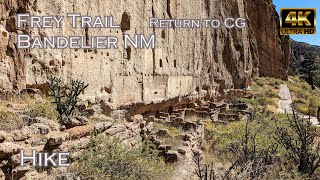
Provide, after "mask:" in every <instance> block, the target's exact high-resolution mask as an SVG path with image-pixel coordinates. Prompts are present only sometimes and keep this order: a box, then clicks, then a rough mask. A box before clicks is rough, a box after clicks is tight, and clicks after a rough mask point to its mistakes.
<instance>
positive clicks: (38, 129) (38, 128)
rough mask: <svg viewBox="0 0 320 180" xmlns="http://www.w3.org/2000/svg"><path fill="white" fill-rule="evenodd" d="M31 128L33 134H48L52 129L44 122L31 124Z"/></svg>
mask: <svg viewBox="0 0 320 180" xmlns="http://www.w3.org/2000/svg"><path fill="white" fill-rule="evenodd" d="M30 130H31V131H32V134H48V133H49V131H51V130H50V127H49V126H47V125H45V124H42V123H34V124H31V126H30Z"/></svg>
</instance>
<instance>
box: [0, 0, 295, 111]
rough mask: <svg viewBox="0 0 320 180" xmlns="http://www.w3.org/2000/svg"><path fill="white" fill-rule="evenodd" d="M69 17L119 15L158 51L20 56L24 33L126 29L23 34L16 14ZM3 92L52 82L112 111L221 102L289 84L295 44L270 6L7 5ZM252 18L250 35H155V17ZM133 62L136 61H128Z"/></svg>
mask: <svg viewBox="0 0 320 180" xmlns="http://www.w3.org/2000/svg"><path fill="white" fill-rule="evenodd" d="M26 12H28V13H31V14H32V15H55V14H60V15H64V16H66V14H67V13H71V12H80V13H82V14H84V15H90V16H107V15H112V16H113V17H114V19H115V20H116V21H117V22H119V23H120V20H121V19H122V17H128V18H126V19H129V20H128V21H126V22H123V23H127V24H128V23H129V24H130V26H129V27H130V28H128V30H127V31H126V33H127V34H131V35H133V34H145V35H150V34H153V33H155V34H156V36H157V48H155V49H134V48H130V49H123V48H122V44H119V45H120V49H112V50H96V49H92V50H74V49H65V50H56V49H55V50H51V49H48V50H39V49H30V50H17V49H16V35H17V34H18V33H24V34H30V35H31V36H57V35H63V36H74V35H78V36H79V35H87V36H101V35H117V36H118V38H119V39H121V38H122V36H123V32H122V31H121V30H120V29H119V30H118V29H111V30H110V29H88V30H87V31H86V30H85V29H80V28H79V29H72V28H71V25H70V24H68V23H65V24H64V25H63V27H62V28H61V29H30V28H28V27H27V28H26V29H17V28H16V26H15V21H16V17H15V15H16V13H26ZM0 13H1V17H2V18H1V26H2V28H1V35H2V36H1V43H2V44H1V45H2V46H1V53H0V56H1V59H0V65H1V66H0V88H1V89H2V90H8V91H20V90H22V89H23V88H25V87H41V86H42V85H43V84H44V83H45V81H46V78H47V77H48V75H58V76H60V77H62V78H63V80H65V81H67V80H68V79H70V78H73V79H81V80H83V81H85V82H86V83H89V88H88V89H87V90H86V91H85V92H84V95H86V96H92V98H95V100H96V101H98V102H99V101H101V100H102V101H104V102H105V103H106V104H107V105H108V106H110V107H111V108H117V107H119V106H121V105H127V104H132V103H141V102H142V103H146V104H147V103H151V102H153V101H159V100H168V99H172V98H176V97H182V96H187V95H193V96H216V95H218V94H219V93H221V92H223V90H227V89H232V88H236V89H241V88H245V87H247V86H248V85H249V84H250V81H251V79H252V77H254V76H257V75H259V74H260V75H263V76H276V77H281V78H286V76H287V72H286V69H287V66H288V52H289V45H288V44H289V43H288V39H287V38H285V37H280V36H279V33H278V16H277V13H276V12H275V9H274V7H273V5H272V2H271V1H266V0H257V1H254V2H253V1H251V0H250V1H249V0H224V1H223V2H221V1H218V0H214V1H209V0H200V1H193V0H183V1H182V0H166V1H158V0H149V1H125V0H119V1H117V2H116V3H115V2H114V1H112V0H92V1H84V0H80V1H65V0H54V1H53V0H43V1H37V0H1V4H0ZM152 16H154V17H158V18H166V19H168V18H173V19H186V18H194V19H196V18H203V19H205V18H219V19H220V20H224V19H225V18H227V17H244V18H246V19H248V25H249V27H246V28H244V29H227V28H221V29H213V28H205V27H202V28H199V29H192V30H190V29H166V30H162V29H152V28H149V27H148V26H147V25H148V19H149V17H152ZM123 54H126V55H127V56H128V57H129V58H127V59H125V58H123V57H124V56H123Z"/></svg>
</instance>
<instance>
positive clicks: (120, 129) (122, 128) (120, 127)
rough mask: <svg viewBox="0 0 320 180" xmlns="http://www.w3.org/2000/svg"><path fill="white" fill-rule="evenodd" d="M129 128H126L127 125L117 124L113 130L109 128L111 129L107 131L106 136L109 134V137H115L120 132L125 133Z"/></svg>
mask: <svg viewBox="0 0 320 180" xmlns="http://www.w3.org/2000/svg"><path fill="white" fill-rule="evenodd" d="M126 129H127V128H126V126H125V125H123V124H116V125H113V126H112V127H111V128H109V129H107V130H106V131H105V134H107V135H111V136H112V135H115V134H117V133H119V132H123V131H125V130H126Z"/></svg>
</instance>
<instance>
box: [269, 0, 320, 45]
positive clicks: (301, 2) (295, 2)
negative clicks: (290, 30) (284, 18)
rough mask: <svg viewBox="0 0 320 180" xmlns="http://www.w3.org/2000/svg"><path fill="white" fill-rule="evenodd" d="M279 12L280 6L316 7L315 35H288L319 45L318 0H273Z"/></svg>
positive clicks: (319, 15)
mask: <svg viewBox="0 0 320 180" xmlns="http://www.w3.org/2000/svg"><path fill="white" fill-rule="evenodd" d="M273 4H275V5H276V6H277V11H278V13H279V14H280V8H303V7H306V8H317V32H316V35H290V37H291V38H292V39H294V40H296V41H301V42H306V43H309V44H313V45H319V46H320V1H319V0H273Z"/></svg>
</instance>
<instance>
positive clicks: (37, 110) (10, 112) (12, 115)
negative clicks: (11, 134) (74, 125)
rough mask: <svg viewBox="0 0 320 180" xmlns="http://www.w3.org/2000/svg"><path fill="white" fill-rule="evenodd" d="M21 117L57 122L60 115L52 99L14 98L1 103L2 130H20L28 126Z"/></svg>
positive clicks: (21, 96) (0, 119) (24, 96)
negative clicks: (42, 118)
mask: <svg viewBox="0 0 320 180" xmlns="http://www.w3.org/2000/svg"><path fill="white" fill-rule="evenodd" d="M21 115H25V116H30V117H45V118H48V119H51V120H57V118H58V114H57V112H56V110H55V106H54V104H52V103H51V101H50V99H46V98H41V100H36V99H35V98H33V97H31V96H29V95H20V96H14V97H12V98H10V99H7V100H1V101H0V123H1V127H0V129H2V130H7V131H8V130H9V131H10V130H14V129H20V128H22V127H23V126H25V125H26V122H24V120H23V119H22V118H21Z"/></svg>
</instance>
